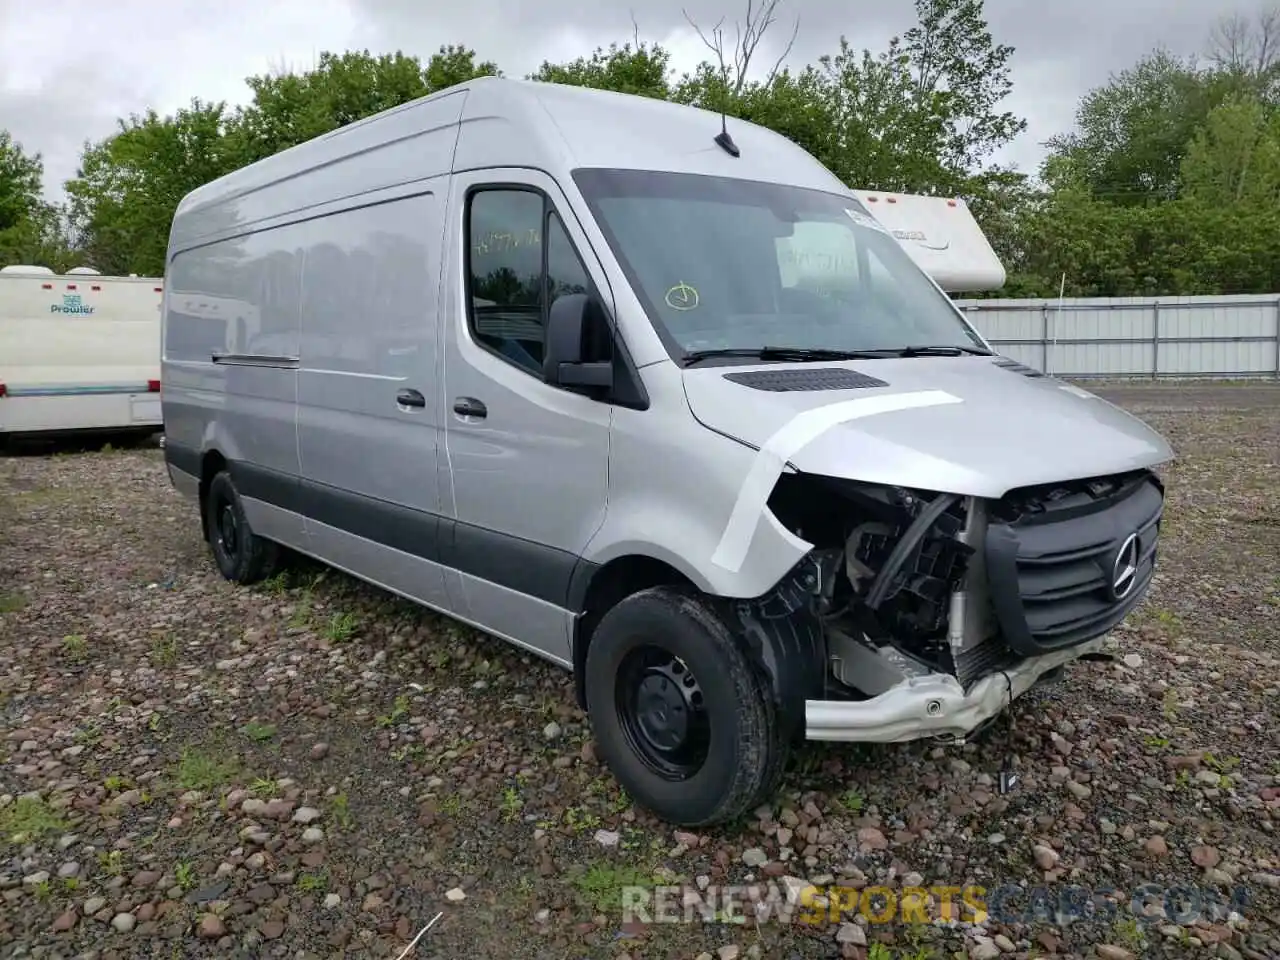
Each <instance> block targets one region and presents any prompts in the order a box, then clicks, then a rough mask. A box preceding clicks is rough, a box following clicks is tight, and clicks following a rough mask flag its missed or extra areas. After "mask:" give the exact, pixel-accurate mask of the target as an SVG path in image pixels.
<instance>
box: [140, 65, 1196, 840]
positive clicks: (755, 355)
mask: <svg viewBox="0 0 1280 960" xmlns="http://www.w3.org/2000/svg"><path fill="white" fill-rule="evenodd" d="M873 205H874V204H873V203H871V202H868V203H863V202H862V201H860V200H859V199H858V198H857V196H855V195H854V194H853V193H851V192H850V191H849V190H848V189H846V188H845V186H844V185H843V184H842V183H841V182H840V181H839V180H838V179H837V178H836V177H835V176H834V175H833V174H832V173H831V172H830V171H828V170H827V169H826V168H825V167H823V166H822V165H821V164H820V163H819V162H818V161H817V160H815V159H814V158H813V157H812V156H810V155H809V154H807V153H806V152H805V151H804V150H802V149H801V148H800V147H798V146H797V145H796V144H794V143H792V142H791V141H789V140H787V139H786V138H785V137H782V136H780V135H778V134H776V133H773V132H771V131H769V130H766V129H764V128H762V127H759V126H754V125H752V124H749V123H744V122H740V121H728V122H727V123H726V122H725V121H723V120H722V118H721V116H720V115H718V114H715V113H710V112H707V111H704V110H699V109H695V108H692V107H687V106H681V105H678V104H673V103H667V102H662V101H658V100H653V99H648V98H643V97H635V96H626V95H623V94H616V93H607V92H603V91H599V90H586V89H581V88H576V87H566V86H559V85H554V84H542V83H531V82H522V81H515V80H506V79H500V78H484V79H478V80H474V81H468V82H467V83H464V84H460V85H458V86H456V87H453V88H450V89H448V90H445V91H442V92H440V93H437V94H435V95H432V96H429V97H425V98H423V99H420V100H417V101H414V102H412V103H408V104H404V105H402V106H400V107H397V108H395V109H393V110H388V111H386V112H384V113H381V114H378V115H377V116H374V117H371V118H368V119H366V120H363V121H360V122H357V123H353V124H350V125H348V126H346V127H343V128H341V129H338V130H335V131H333V132H331V133H328V134H325V135H323V136H321V137H318V138H316V139H314V140H312V141H309V142H307V143H304V144H301V145H299V146H296V147H294V148H292V149H290V150H286V151H284V152H282V153H279V154H277V155H275V156H273V157H270V158H267V159H265V160H262V161H260V162H258V163H255V164H252V165H250V166H248V167H245V168H243V169H241V170H238V171H236V172H234V173H232V174H229V175H227V176H225V177H222V178H220V179H218V180H215V181H213V182H212V183H209V184H206V185H205V186H203V187H201V188H199V189H197V190H195V191H194V192H192V193H191V194H189V195H188V196H187V197H185V198H184V199H183V200H182V202H181V203H180V204H179V205H178V209H177V212H176V215H175V217H174V220H173V228H172V231H171V233H170V237H169V247H168V258H167V266H166V271H165V272H166V277H167V278H168V282H169V286H170V288H171V290H172V291H181V290H193V291H194V290H198V291H200V292H201V293H202V294H203V295H207V296H209V297H220V298H226V299H227V301H232V300H234V301H243V302H245V303H248V304H252V305H253V306H254V307H255V308H256V313H255V316H256V317H257V323H256V324H254V325H248V324H246V325H245V326H244V327H243V329H242V328H240V327H238V326H236V325H235V324H232V323H230V322H228V321H226V320H221V321H215V320H212V319H211V318H210V316H209V315H208V314H207V313H206V314H201V315H197V314H195V313H192V312H190V311H188V310H187V309H185V308H181V307H179V305H178V299H179V298H178V297H177V295H176V294H174V295H172V296H170V297H169V298H168V300H167V302H166V312H165V320H164V331H163V365H162V369H163V375H164V384H165V390H164V393H163V395H162V404H163V410H164V427H165V436H166V445H165V458H166V461H167V463H168V468H169V475H170V477H171V479H172V481H173V483H174V485H175V486H176V487H177V488H178V489H180V490H182V491H184V492H185V493H187V494H189V495H190V496H191V497H192V499H193V500H194V501H195V502H196V503H197V504H198V505H199V510H200V514H201V517H202V520H203V524H204V530H205V535H206V537H207V539H208V541H209V544H210V547H211V550H212V553H213V558H214V561H215V563H216V564H217V566H218V569H219V570H220V571H221V573H222V575H223V576H224V577H226V578H227V579H229V580H232V581H236V582H240V583H247V582H251V581H253V580H256V579H259V578H261V577H263V576H265V575H267V574H268V572H269V571H270V570H271V567H272V564H273V562H274V560H275V557H276V556H277V555H278V548H279V547H280V546H281V545H285V546H288V547H292V548H293V549H295V550H298V551H301V552H302V553H305V554H309V555H311V556H313V557H316V558H318V559H319V560H321V561H323V562H325V563H328V564H330V565H332V566H334V567H336V568H338V569H341V570H345V571H347V572H349V573H351V574H354V575H355V576H358V577H361V578H363V579H365V580H367V581H369V582H371V583H374V584H377V585H379V586H381V587H383V588H386V589H388V590H391V591H394V592H396V593H399V594H401V595H403V596H405V597H409V598H411V599H413V600H415V601H417V602H419V603H422V604H424V605H426V606H429V607H433V608H435V609H437V610H440V611H443V612H444V613H447V614H449V615H450V616H453V617H455V618H457V619H459V620H461V621H464V622H467V623H470V624H472V625H474V626H476V627H478V628H480V629H482V630H484V631H487V632H488V633H491V634H493V635H495V636H498V637H502V638H504V639H506V640H508V641H510V642H511V643H514V644H517V645H519V646H521V647H523V648H525V649H528V650H531V651H534V652H536V653H537V654H539V655H540V656H542V657H545V658H546V659H547V660H549V661H551V662H553V663H556V664H559V665H560V666H563V667H565V668H566V669H569V670H571V671H572V672H573V674H574V677H575V680H576V689H577V694H578V698H579V702H580V703H581V705H582V706H583V708H584V709H585V710H586V712H587V715H588V716H589V718H590V722H591V726H592V730H593V732H594V735H595V738H596V743H597V748H598V750H599V753H600V756H601V757H602V758H603V759H604V761H605V762H606V763H607V764H608V765H609V768H610V769H611V770H612V771H613V772H614V775H615V776H616V777H617V778H618V780H619V781H620V782H621V783H622V785H623V786H624V787H625V788H626V790H627V792H628V793H629V794H630V795H631V796H632V797H633V798H635V799H636V800H637V801H638V802H639V803H641V804H643V805H644V806H646V807H648V808H649V809H650V810H653V811H655V812H656V813H658V814H659V815H660V816H662V817H664V818H666V819H667V820H670V821H672V822H675V823H681V824H689V825H696V824H708V823H714V822H717V821H721V820H726V819H731V818H733V817H735V816H737V815H739V814H741V813H742V812H743V811H745V810H749V809H751V808H752V807H753V806H754V805H756V804H759V803H762V802H764V801H766V800H768V799H769V798H770V797H771V796H772V794H773V793H774V791H775V790H776V789H777V786H778V783H779V779H780V777H781V775H782V771H783V769H784V767H785V764H786V759H787V756H788V752H789V751H790V750H791V748H792V747H793V746H794V745H795V744H796V742H797V741H800V740H803V739H804V738H808V739H811V740H837V741H879V742H895V741H901V740H910V739H914V738H920V737H944V738H945V737H952V738H959V737H964V736H965V735H966V734H967V733H969V732H970V731H973V730H974V729H976V728H978V727H981V726H982V725H984V724H985V723H987V722H989V721H990V720H991V719H992V718H993V717H995V716H997V715H998V714H999V713H1000V712H1001V711H1002V710H1003V709H1004V708H1005V707H1006V706H1007V705H1008V704H1009V702H1010V701H1011V700H1012V699H1014V698H1016V697H1018V696H1021V695H1022V694H1023V693H1024V692H1025V691H1027V690H1028V689H1030V688H1031V687H1032V686H1033V685H1035V684H1036V683H1037V682H1039V681H1041V680H1042V679H1043V678H1045V677H1046V676H1048V675H1050V674H1053V673H1054V672H1055V671H1058V670H1060V669H1061V668H1062V667H1063V666H1064V665H1065V664H1067V663H1069V662H1071V661H1073V660H1077V659H1080V658H1082V657H1090V656H1095V655H1097V654H1098V653H1099V649H1100V645H1101V643H1102V638H1103V635H1104V634H1106V633H1107V632H1108V631H1110V630H1111V629H1112V628H1113V627H1114V626H1115V625H1116V624H1118V623H1120V622H1121V621H1122V620H1123V619H1124V618H1125V617H1126V616H1127V615H1128V614H1129V612H1130V611H1131V610H1132V609H1133V608H1134V606H1135V605H1136V604H1137V603H1138V602H1139V601H1140V599H1141V598H1142V596H1143V595H1144V594H1145V592H1146V590H1147V587H1148V584H1149V583H1150V581H1151V577H1152V573H1153V570H1154V567H1155V558H1156V546H1157V539H1158V530H1159V523H1160V519H1161V516H1162V511H1163V506H1164V489H1163V487H1162V485H1161V482H1160V480H1159V477H1158V476H1157V474H1156V473H1155V472H1154V469H1153V468H1154V467H1156V466H1157V465H1159V464H1160V463H1162V462H1164V461H1165V460H1167V459H1169V458H1170V457H1171V456H1172V451H1171V450H1170V448H1169V446H1168V445H1167V444H1166V443H1165V441H1164V440H1163V439H1161V437H1159V436H1158V435H1157V434H1156V433H1154V432H1153V431H1152V430H1150V429H1149V428H1148V427H1147V426H1145V425H1144V424H1143V423H1141V422H1140V421H1138V420H1136V419H1135V418H1134V417H1132V416H1130V415H1128V414H1126V413H1124V412H1123V411H1121V410H1119V409H1118V408H1116V407H1114V406H1112V405H1110V404H1108V403H1105V402H1103V401H1101V400H1099V399H1097V398H1095V397H1094V396H1092V395H1091V394H1089V393H1087V392H1085V391H1082V390H1079V389H1077V388H1075V387H1073V386H1070V385H1068V384H1064V383H1060V382H1059V381H1056V380H1054V379H1053V378H1050V377H1045V376H1042V375H1039V374H1038V373H1036V372H1035V371H1028V370H1026V369H1025V368H1020V367H1018V366H1017V365H1010V363H1009V362H1008V361H1005V360H1003V359H1002V358H1000V357H998V356H997V355H996V354H995V353H994V351H992V350H991V348H990V346H989V344H988V343H987V342H986V341H985V340H984V339H983V338H982V336H981V335H980V334H979V333H978V332H977V331H976V330H975V329H974V328H973V327H971V326H970V325H969V323H968V322H967V321H966V319H965V317H964V316H963V314H962V313H961V312H960V311H959V310H957V309H956V307H955V305H954V304H953V303H952V302H951V300H950V299H949V298H948V296H947V294H946V293H945V292H943V290H942V289H940V286H955V285H956V284H957V283H959V284H960V285H961V286H967V285H968V284H967V282H965V281H966V278H965V277H963V276H960V275H959V273H960V272H963V271H958V272H957V274H956V275H950V274H947V273H946V272H944V271H939V273H940V274H941V275H942V279H941V280H939V281H936V282H935V280H931V279H930V277H929V276H928V275H927V274H926V272H924V271H923V270H922V269H921V266H920V264H919V261H918V260H916V259H913V257H912V256H910V255H909V254H908V253H907V252H906V250H905V249H904V247H903V246H902V245H901V240H895V239H894V237H893V236H892V235H891V234H890V232H889V230H888V229H887V228H886V227H885V226H884V224H883V223H882V222H881V221H880V220H878V219H877V218H876V217H875V216H873V215H872V214H871V213H869V207H871V206H873ZM948 209H954V208H948ZM903 229H915V228H903ZM925 234H926V237H931V236H932V234H931V233H929V232H928V230H926V231H925ZM963 242H964V241H963V240H960V241H957V245H958V246H957V247H956V249H960V248H961V247H962V246H963ZM983 256H985V254H983ZM961 259H963V258H961ZM981 259H982V258H981V257H978V260H979V261H980V260H981ZM969 269H971V270H972V271H973V272H974V273H975V274H977V276H974V277H970V278H968V282H979V283H982V284H985V283H987V282H988V279H989V276H990V274H983V268H982V266H981V264H980V263H979V265H978V266H977V268H976V269H975V268H974V267H973V265H970V268H969ZM935 275H936V274H935Z"/></svg>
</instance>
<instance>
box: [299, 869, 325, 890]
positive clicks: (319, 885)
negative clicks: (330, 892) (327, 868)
mask: <svg viewBox="0 0 1280 960" xmlns="http://www.w3.org/2000/svg"><path fill="white" fill-rule="evenodd" d="M328 887H329V878H328V877H327V876H325V875H324V874H323V873H303V874H300V875H299V876H298V889H299V890H301V891H302V892H303V893H324V891H325V890H326V889H328Z"/></svg>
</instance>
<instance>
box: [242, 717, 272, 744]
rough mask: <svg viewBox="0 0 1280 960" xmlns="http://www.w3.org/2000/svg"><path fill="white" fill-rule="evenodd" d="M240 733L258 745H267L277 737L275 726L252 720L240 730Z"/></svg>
mask: <svg viewBox="0 0 1280 960" xmlns="http://www.w3.org/2000/svg"><path fill="white" fill-rule="evenodd" d="M240 732H241V733H243V734H244V735H245V736H246V737H248V738H249V739H250V740H253V741H255V742H257V743H265V742H266V741H268V740H270V739H271V738H272V737H274V736H275V735H276V728H275V725H274V724H270V723H259V722H258V721H257V720H250V721H249V722H248V723H246V724H245V725H244V726H243V727H241V728H240Z"/></svg>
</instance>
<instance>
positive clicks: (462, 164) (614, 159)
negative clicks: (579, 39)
mask: <svg viewBox="0 0 1280 960" xmlns="http://www.w3.org/2000/svg"><path fill="white" fill-rule="evenodd" d="M458 120H461V121H462V124H463V129H462V134H461V136H460V137H459V139H458V142H457V143H456V145H455V147H454V153H453V158H452V167H451V169H452V170H454V171H458V170H465V169H468V168H474V167H478V166H486V167H489V166H526V167H538V168H541V169H543V170H546V171H547V172H549V173H551V174H553V175H555V176H557V177H561V176H563V175H565V174H567V173H568V172H569V171H570V170H572V169H574V168H576V167H619V168H629V169H646V170H668V171H683V172H690V173H709V174H720V175H726V176H734V177H740V178H743V179H749V180H763V181H770V182H780V183H792V184H797V185H800V186H809V187H815V188H818V189H823V190H833V191H836V192H838V193H842V194H847V193H848V190H847V188H846V187H845V186H844V184H842V183H841V182H840V180H839V179H838V178H837V177H836V176H835V175H834V174H833V173H831V172H830V171H829V170H828V169H827V168H826V167H824V166H823V165H822V164H821V163H819V162H818V161H817V160H816V159H814V158H813V157H812V156H810V155H809V154H808V153H807V152H805V151H804V150H803V149H802V148H800V147H799V146H797V145H796V144H795V143H793V142H792V141H790V140H788V139H787V138H786V137H784V136H782V135H781V134H778V133H775V132H774V131H772V130H769V129H768V128H766V127H762V126H759V125H757V124H754V123H749V122H747V121H745V120H738V119H735V118H733V117H730V118H728V120H727V129H728V131H729V133H730V135H731V136H732V137H733V139H734V141H735V142H736V143H737V144H738V146H739V147H740V149H741V155H740V156H739V157H736V158H735V157H731V156H729V154H728V153H726V152H725V151H724V150H723V149H721V148H720V147H719V146H718V145H717V144H716V143H715V142H714V138H715V136H716V134H718V133H719V132H720V129H721V116H720V114H719V113H716V112H713V111H710V110H704V109H701V108H698V107H690V106H686V105H684V104H678V103H671V102H670V101H666V100H658V99H654V98H649V97H642V96H638V95H634V94H625V93H615V92H613V91H607V90H596V89H590V88H586V87H576V86H568V85H564V84H556V83H543V82H541V81H530V80H514V79H507V78H503V77H480V78H477V79H474V80H469V81H467V82H465V83H461V84H457V85H455V86H453V87H449V88H448V89H446V90H442V91H439V92H438V93H434V94H431V95H429V96H426V97H421V98H419V99H417V100H413V101H410V102H409V103H405V104H401V105H400V106H397V107H392V108H391V109H389V110H385V111H383V112H381V113H378V114H375V115H373V116H371V117H366V118H365V119H363V120H358V121H356V122H354V123H351V124H348V125H346V126H344V127H340V128H338V129H337V130H333V131H330V132H329V133H326V134H322V135H321V136H319V137H317V138H315V139H313V140H310V141H307V142H305V143H302V144H298V145H297V146H294V147H291V148H289V149H287V150H283V151H281V152H280V153H277V154H275V155H274V156H271V157H267V158H265V159H263V160H259V161H257V162H256V163H253V164H250V165H249V166H246V167H243V168H241V169H239V170H236V171H234V172H232V173H229V174H227V175H225V176H223V177H221V178H219V179H217V180H214V181H212V182H210V183H208V184H205V185H204V186H202V187H199V188H197V189H196V190H194V191H192V192H191V193H190V194H188V195H187V196H186V197H185V198H184V199H183V201H182V202H181V204H179V207H178V211H177V212H178V214H179V215H182V214H184V213H187V212H190V211H192V210H194V209H197V208H204V207H207V206H210V205H217V204H219V203H221V202H225V201H228V200H232V199H234V198H236V197H239V196H243V195H246V194H249V193H253V192H255V191H257V190H260V189H262V188H264V187H267V186H270V185H272V184H274V183H278V182H281V181H284V180H288V179H291V178H293V177H296V176H298V175H299V174H301V173H304V172H306V171H309V170H314V169H318V168H321V167H324V166H325V165H327V164H330V163H333V162H335V161H338V160H341V159H342V158H344V157H347V156H352V155H355V154H358V153H361V152H364V151H367V150H373V149H377V148H378V147H380V146H383V145H386V144H389V143H392V142H396V141H402V140H404V139H405V138H410V137H414V136H417V135H421V134H426V133H429V132H430V131H431V130H432V129H440V128H441V127H445V126H448V125H451V124H452V123H454V122H457V121H458ZM446 172H449V169H444V170H438V171H431V170H424V171H420V172H419V176H422V177H427V176H432V175H437V174H439V173H446ZM365 189H368V186H366V187H365ZM375 189H376V187H375Z"/></svg>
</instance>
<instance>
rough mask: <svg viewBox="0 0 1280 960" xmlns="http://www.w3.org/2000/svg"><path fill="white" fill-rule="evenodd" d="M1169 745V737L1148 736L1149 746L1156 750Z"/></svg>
mask: <svg viewBox="0 0 1280 960" xmlns="http://www.w3.org/2000/svg"><path fill="white" fill-rule="evenodd" d="M1168 745H1169V738H1168V737H1154V736H1153V737H1147V746H1148V747H1151V748H1153V749H1156V750H1160V749H1162V748H1164V747H1167V746H1168Z"/></svg>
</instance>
